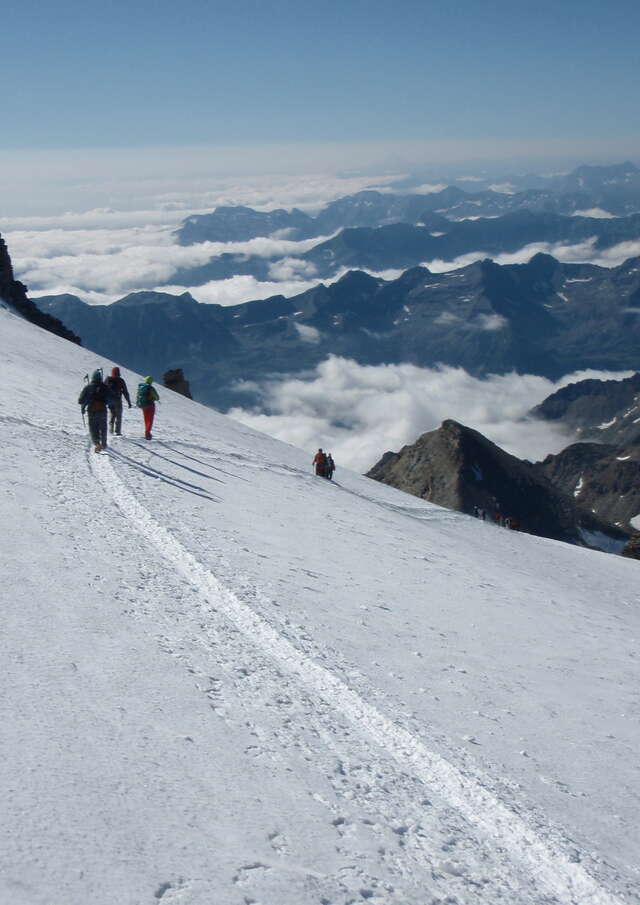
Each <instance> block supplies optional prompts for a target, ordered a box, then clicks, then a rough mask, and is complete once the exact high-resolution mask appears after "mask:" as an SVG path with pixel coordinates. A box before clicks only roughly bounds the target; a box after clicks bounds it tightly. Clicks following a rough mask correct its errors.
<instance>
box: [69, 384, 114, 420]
mask: <svg viewBox="0 0 640 905" xmlns="http://www.w3.org/2000/svg"><path fill="white" fill-rule="evenodd" d="M78 403H79V404H80V405H81V406H82V414H83V415H84V413H85V410H86V409H88V410H89V411H90V412H104V411H106V409H107V406H108V407H109V408H112V407H113V406H114V405H115V403H116V399H115V398H114V396H113V394H112V393H111V391H110V390H109V387H108V386H107V385H106V384H104V383H103V382H102V381H100V382H99V383H89V384H87V386H86V387H84V389H83V390H82V392H81V393H80V395H79V396H78Z"/></svg>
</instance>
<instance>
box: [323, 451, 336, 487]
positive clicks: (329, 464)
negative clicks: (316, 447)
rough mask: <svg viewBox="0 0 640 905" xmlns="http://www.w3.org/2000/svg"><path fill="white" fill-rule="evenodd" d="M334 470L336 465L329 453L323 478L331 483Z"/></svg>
mask: <svg viewBox="0 0 640 905" xmlns="http://www.w3.org/2000/svg"><path fill="white" fill-rule="evenodd" d="M335 470H336V463H335V462H334V461H333V456H332V455H331V453H327V469H326V472H325V478H328V479H329V480H330V481H331V480H332V478H333V473H334V471H335Z"/></svg>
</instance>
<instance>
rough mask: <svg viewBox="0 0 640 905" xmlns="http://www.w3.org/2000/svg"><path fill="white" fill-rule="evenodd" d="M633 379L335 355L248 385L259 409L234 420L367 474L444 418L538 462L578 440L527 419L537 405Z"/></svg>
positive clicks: (554, 426) (242, 412) (552, 426)
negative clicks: (581, 383)
mask: <svg viewBox="0 0 640 905" xmlns="http://www.w3.org/2000/svg"><path fill="white" fill-rule="evenodd" d="M631 373H632V372H631V371H626V372H624V373H610V372H602V371H580V372H576V373H574V374H568V375H566V376H565V377H563V378H562V379H561V380H558V381H552V380H548V379H547V378H545V377H537V376H535V375H532V374H515V373H512V374H504V375H490V376H489V377H487V378H484V379H480V378H477V377H472V376H471V375H470V374H468V373H467V372H466V371H465V370H463V369H462V368H452V367H448V366H439V367H435V368H419V367H416V366H415V365H411V364H391V365H360V364H358V363H357V362H355V361H351V360H349V359H345V358H340V357H337V356H330V357H329V358H328V359H327V360H326V361H324V362H322V363H321V364H320V365H318V367H317V368H316V369H315V371H314V372H313V374H310V375H304V376H301V377H295V378H289V379H284V380H273V381H268V382H266V383H265V384H262V385H260V386H258V385H256V384H250V383H247V384H246V385H245V388H248V389H251V390H253V391H258V392H259V393H260V394H261V397H262V403H261V405H259V407H257V408H255V409H253V410H247V409H243V408H234V409H232V410H231V411H230V412H229V414H230V415H231V416H232V417H233V418H236V419H237V420H238V421H242V422H243V423H244V424H247V425H250V426H251V427H254V428H256V429H257V430H261V431H264V432H265V433H267V434H270V435H271V436H274V437H277V438H278V439H280V440H284V441H286V442H288V443H292V444H293V445H294V446H298V447H301V448H302V449H309V450H313V451H315V449H317V447H318V446H321V447H323V449H327V450H329V451H331V452H332V453H333V456H334V459H335V460H336V462H338V463H339V464H340V465H344V466H345V467H348V468H352V469H355V470H356V471H361V472H364V471H366V470H368V469H369V468H371V467H372V465H374V464H375V462H376V461H377V460H378V459H379V458H380V457H381V456H382V454H383V453H385V452H387V451H388V450H392V451H394V452H397V451H398V450H399V449H400V448H401V447H402V446H404V445H406V444H408V443H413V442H414V441H415V440H416V439H417V438H418V436H420V434H422V433H424V432H425V431H430V430H434V429H435V428H437V427H439V426H440V424H441V423H442V421H444V420H446V419H448V418H452V419H453V420H455V421H459V422H461V423H462V424H465V425H466V426H467V427H472V428H474V429H475V430H478V431H480V432H481V433H483V434H484V435H485V436H486V437H489V439H490V440H493V442H494V443H497V444H498V446H501V447H502V448H503V449H505V450H506V451H507V452H510V453H512V454H513V455H516V456H518V457H520V458H524V459H529V460H530V461H538V460H539V459H542V458H544V456H545V455H547V454H548V453H554V452H559V451H560V450H561V449H563V448H564V447H565V446H566V445H567V444H568V443H570V442H572V441H573V440H574V439H575V438H574V437H573V435H572V434H570V433H569V432H567V431H566V430H565V429H564V428H562V427H560V426H558V425H557V424H552V423H550V422H546V421H541V420H539V419H534V418H531V417H528V413H529V411H530V410H531V408H533V406H535V405H537V404H538V403H540V402H542V401H543V399H546V397H547V396H549V395H550V394H551V393H554V392H555V391H556V390H558V389H560V388H561V387H563V386H566V385H567V384H569V383H573V382H574V381H577V380H585V379H587V378H599V379H602V380H611V379H622V378H623V377H628V376H630V374H631Z"/></svg>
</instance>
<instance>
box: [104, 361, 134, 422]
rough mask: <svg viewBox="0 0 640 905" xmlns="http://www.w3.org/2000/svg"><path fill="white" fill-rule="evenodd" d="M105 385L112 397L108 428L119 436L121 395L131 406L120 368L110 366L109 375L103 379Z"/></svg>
mask: <svg viewBox="0 0 640 905" xmlns="http://www.w3.org/2000/svg"><path fill="white" fill-rule="evenodd" d="M105 386H107V387H108V388H109V391H110V393H111V395H112V396H113V398H114V405H113V408H112V409H111V417H110V418H109V430H110V431H111V433H113V432H114V430H115V432H116V435H117V436H118V437H119V436H120V435H121V434H122V397H123V396H124V398H125V399H126V400H127V405H128V406H129V408H131V399H129V390H128V389H127V385H126V383H125V382H124V379H123V378H122V377H121V376H120V368H112V369H111V376H110V377H107V379H106V380H105Z"/></svg>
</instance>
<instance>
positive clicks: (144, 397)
mask: <svg viewBox="0 0 640 905" xmlns="http://www.w3.org/2000/svg"><path fill="white" fill-rule="evenodd" d="M152 401H153V400H152V398H151V384H150V383H141V384H139V385H138V394H137V396H136V405H137V406H138V408H139V409H143V408H145V406H147V405H150V404H151V402H152Z"/></svg>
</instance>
